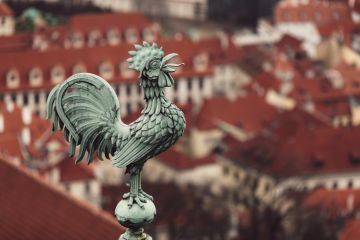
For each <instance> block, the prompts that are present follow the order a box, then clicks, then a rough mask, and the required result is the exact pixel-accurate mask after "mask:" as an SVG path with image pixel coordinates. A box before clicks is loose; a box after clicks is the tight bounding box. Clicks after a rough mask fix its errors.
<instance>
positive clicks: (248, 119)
mask: <svg viewBox="0 0 360 240" xmlns="http://www.w3.org/2000/svg"><path fill="white" fill-rule="evenodd" d="M276 112H277V110H276V109H275V108H274V107H272V106H270V105H269V104H267V103H266V101H265V99H264V98H263V97H261V96H257V95H255V94H251V95H248V96H245V97H238V98H236V99H234V100H229V99H227V98H225V97H214V98H211V99H207V100H205V101H204V103H203V106H202V107H201V110H200V112H199V114H198V116H197V117H196V119H195V122H194V124H195V126H196V127H197V128H199V129H201V130H208V129H214V128H217V127H218V123H219V121H223V122H226V123H228V124H232V125H235V126H238V127H240V128H241V129H244V130H245V131H250V132H258V131H260V130H262V129H263V126H264V124H266V122H269V121H271V119H272V118H273V117H274V116H275V114H276Z"/></svg>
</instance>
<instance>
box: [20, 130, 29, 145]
mask: <svg viewBox="0 0 360 240" xmlns="http://www.w3.org/2000/svg"><path fill="white" fill-rule="evenodd" d="M21 140H22V141H23V143H24V144H25V145H26V146H28V145H29V144H30V142H31V133H30V129H29V127H24V128H23V129H22V131H21Z"/></svg>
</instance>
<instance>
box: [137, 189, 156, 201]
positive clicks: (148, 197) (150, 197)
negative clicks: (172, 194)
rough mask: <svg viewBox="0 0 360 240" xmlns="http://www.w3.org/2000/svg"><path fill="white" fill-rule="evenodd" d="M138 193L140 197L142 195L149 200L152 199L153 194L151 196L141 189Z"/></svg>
mask: <svg viewBox="0 0 360 240" xmlns="http://www.w3.org/2000/svg"><path fill="white" fill-rule="evenodd" d="M139 194H140V195H141V196H142V197H144V198H147V199H150V200H151V201H153V200H154V198H153V196H151V195H150V194H148V193H146V192H144V191H143V190H140V191H139Z"/></svg>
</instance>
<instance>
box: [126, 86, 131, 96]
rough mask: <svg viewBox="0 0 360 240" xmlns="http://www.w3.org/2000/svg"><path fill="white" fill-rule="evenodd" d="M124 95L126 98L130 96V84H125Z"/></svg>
mask: <svg viewBox="0 0 360 240" xmlns="http://www.w3.org/2000/svg"><path fill="white" fill-rule="evenodd" d="M126 95H128V96H130V95H131V85H130V84H126Z"/></svg>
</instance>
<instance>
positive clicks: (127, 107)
mask: <svg viewBox="0 0 360 240" xmlns="http://www.w3.org/2000/svg"><path fill="white" fill-rule="evenodd" d="M126 111H127V114H129V113H131V104H130V103H127V104H126Z"/></svg>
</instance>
